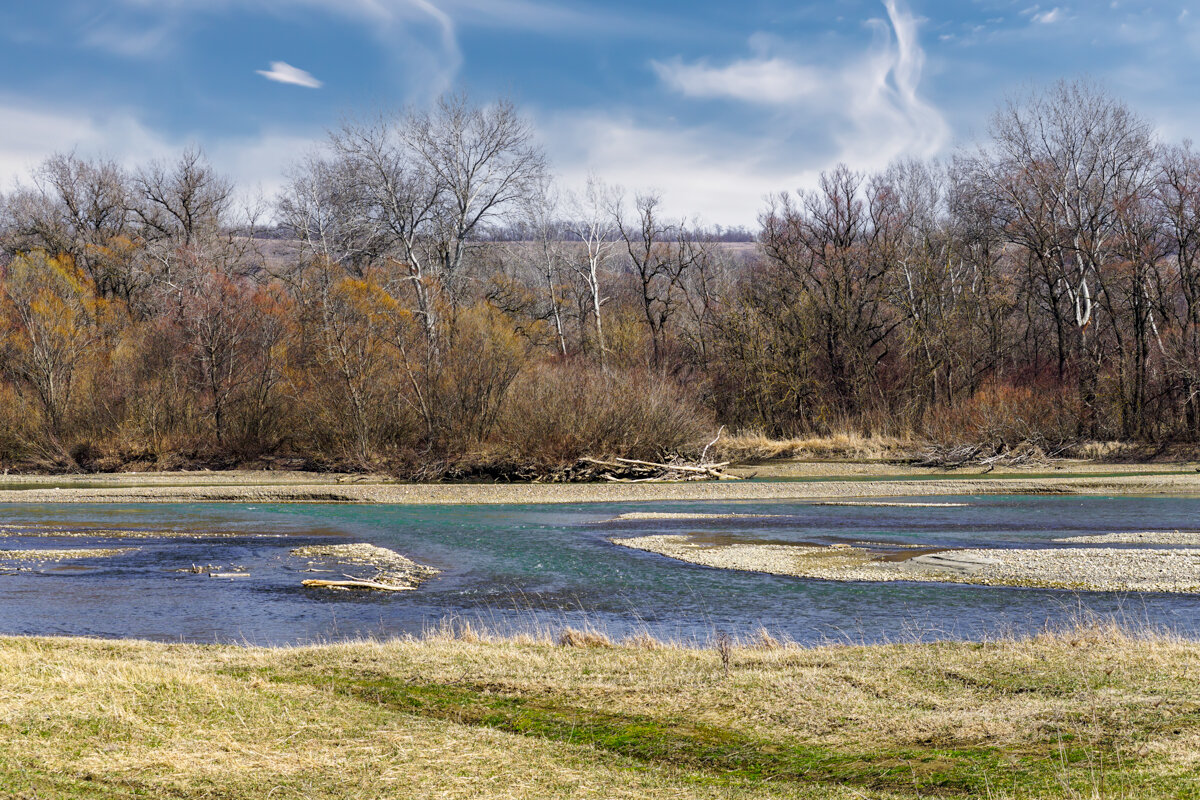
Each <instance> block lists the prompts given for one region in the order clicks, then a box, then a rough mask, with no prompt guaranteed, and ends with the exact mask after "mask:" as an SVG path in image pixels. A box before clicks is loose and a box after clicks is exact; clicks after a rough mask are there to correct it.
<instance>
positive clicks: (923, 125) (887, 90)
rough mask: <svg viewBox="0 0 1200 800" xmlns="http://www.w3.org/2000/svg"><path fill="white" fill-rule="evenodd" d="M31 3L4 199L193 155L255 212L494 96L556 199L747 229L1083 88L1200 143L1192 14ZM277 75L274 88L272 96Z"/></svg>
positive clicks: (478, 0)
mask: <svg viewBox="0 0 1200 800" xmlns="http://www.w3.org/2000/svg"><path fill="white" fill-rule="evenodd" d="M1191 5H1192V4H1191V3H1186V2H1180V0H1172V1H1171V2H1166V1H1165V0H1161V1H1160V0H1148V1H1147V2H1125V1H1123V0H1118V1H1117V2H1107V1H1105V2H1088V3H1083V2H1076V3H1073V4H1062V3H1060V4H1053V3H1052V2H1044V3H1040V4H1038V3H1033V2H1029V0H1018V1H1017V2H1009V0H829V1H828V2H800V1H798V0H734V1H732V2H731V1H730V0H691V1H690V2H682V0H657V1H656V0H640V1H639V0H605V1H603V2H602V1H601V0H106V2H96V1H95V0H87V1H85V0H41V1H40V2H8V3H5V4H3V5H2V6H0V181H2V185H3V186H4V187H9V186H11V185H12V182H13V181H14V180H17V179H19V178H21V176H23V175H25V174H26V173H27V172H28V169H29V167H30V166H31V165H32V164H35V163H36V162H38V161H39V160H41V159H42V158H43V157H45V156H46V155H49V154H50V153H51V152H54V151H56V150H70V149H76V150H78V151H79V152H81V153H84V154H89V155H91V154H103V155H107V156H111V157H113V158H116V159H118V160H121V161H123V162H128V163H136V162H138V161H140V160H145V159H147V158H164V157H169V156H170V155H171V154H172V153H174V152H178V150H179V149H181V148H182V147H184V146H185V145H188V144H199V145H201V146H202V147H203V148H204V149H205V150H206V152H207V153H208V154H209V157H210V158H211V159H212V160H213V162H214V163H215V164H217V166H218V167H219V168H220V169H222V170H223V171H225V172H226V173H228V174H230V175H231V176H232V177H234V178H236V179H238V180H239V181H240V182H241V183H243V184H244V185H245V186H247V187H257V188H259V189H261V191H262V192H263V194H265V195H267V196H270V195H271V194H273V193H274V192H275V191H276V190H277V189H278V187H279V185H280V183H281V179H282V175H283V172H284V170H285V169H286V166H287V164H288V163H289V162H291V161H293V160H294V159H296V157H297V156H299V155H300V154H301V153H302V152H303V151H304V150H305V149H307V148H310V147H312V146H313V144H314V143H316V142H319V141H320V140H321V138H322V137H323V135H324V132H325V131H326V130H328V129H329V128H331V127H335V126H336V125H337V124H338V123H339V121H340V120H341V119H343V118H345V117H353V116H355V115H364V114H367V113H370V112H373V111H377V110H379V109H387V108H398V107H402V106H404V105H406V104H418V105H419V104H424V103H428V102H429V101H430V100H431V99H432V98H434V97H436V96H437V95H438V94H439V93H440V92H443V91H446V90H448V89H465V90H467V91H469V92H470V94H471V95H472V96H473V97H475V98H476V99H479V100H487V99H490V98H493V97H495V96H497V95H506V96H509V97H512V98H513V99H514V100H516V101H517V103H518V104H519V105H520V106H521V107H522V108H523V109H524V110H525V111H526V113H527V114H528V115H529V117H530V118H531V119H532V120H533V122H534V124H535V126H536V128H537V130H538V132H539V136H540V137H541V139H542V141H543V143H544V145H545V146H546V148H547V150H548V152H549V153H550V155H551V157H552V160H553V162H554V166H555V168H556V170H557V171H558V172H559V173H560V174H561V176H562V178H563V181H564V183H565V184H567V185H568V186H573V185H579V184H581V183H582V181H583V179H584V176H586V175H587V174H588V172H589V171H594V172H595V173H597V174H598V175H600V176H601V177H603V178H605V179H606V180H608V181H610V182H613V183H618V184H621V185H623V186H625V187H627V188H629V189H631V190H632V189H635V188H648V187H654V188H658V189H660V190H661V191H663V192H664V194H665V196H666V200H667V203H668V206H669V208H670V209H671V210H672V211H673V212H674V213H676V214H684V213H687V214H691V215H699V216H701V217H702V218H703V219H705V220H706V221H708V222H714V223H723V224H752V223H753V221H754V218H755V215H756V213H757V211H758V210H759V209H760V208H761V206H762V198H763V196H764V195H765V194H766V193H768V192H771V191H777V190H781V189H794V188H797V187H799V186H806V185H811V183H812V182H813V180H814V178H815V176H816V175H817V174H818V173H819V171H820V170H822V169H825V168H828V167H830V166H832V165H833V164H835V163H837V162H838V161H845V162H847V163H849V164H851V166H854V167H857V168H861V169H876V168H881V167H883V166H885V165H886V164H887V162H888V161H889V160H891V159H893V158H897V157H902V156H946V155H949V154H950V153H952V152H953V151H954V149H955V148H956V147H960V146H966V145H969V144H970V142H971V141H972V140H973V139H974V138H976V137H978V136H979V135H981V134H983V133H985V132H986V128H987V123H988V117H989V116H990V114H991V112H992V111H993V109H994V108H995V107H996V105H997V104H998V103H999V102H1001V101H1002V100H1003V99H1004V98H1005V96H1006V95H1008V94H1012V93H1014V92H1020V91H1022V90H1027V89H1028V88H1029V87H1030V86H1032V85H1037V84H1042V85H1044V84H1047V83H1050V82H1053V81H1054V80H1056V79H1058V78H1060V77H1067V78H1071V77H1078V76H1088V77H1091V78H1093V79H1095V80H1097V81H1099V82H1101V83H1102V84H1104V85H1105V86H1107V87H1108V88H1109V89H1111V90H1112V91H1113V92H1115V93H1116V94H1118V95H1120V96H1121V97H1123V98H1124V99H1125V100H1127V101H1128V102H1129V103H1130V104H1131V105H1132V106H1133V107H1134V108H1135V109H1137V110H1138V111H1140V112H1142V113H1143V114H1144V115H1146V116H1147V117H1149V118H1151V119H1152V120H1153V121H1154V122H1155V123H1156V124H1157V125H1158V126H1159V128H1160V130H1161V132H1162V134H1163V136H1164V137H1167V138H1171V139H1181V138H1184V137H1187V136H1193V137H1195V136H1197V135H1198V134H1200V112H1198V111H1197V109H1200V80H1196V79H1195V78H1196V76H1197V75H1200V3H1196V4H1195V5H1196V8H1195V10H1192V9H1191V8H1190V6H1191ZM280 78H282V79H283V80H279V79H280Z"/></svg>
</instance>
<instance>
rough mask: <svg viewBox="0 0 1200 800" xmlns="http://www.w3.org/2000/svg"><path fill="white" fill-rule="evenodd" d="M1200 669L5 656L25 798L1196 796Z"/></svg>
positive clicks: (627, 657)
mask: <svg viewBox="0 0 1200 800" xmlns="http://www.w3.org/2000/svg"><path fill="white" fill-rule="evenodd" d="M1197 674H1200V646H1197V645H1196V644H1195V643H1189V642H1184V641H1178V640H1175V639H1172V638H1170V637H1165V636H1155V635H1145V636H1142V635H1135V634H1130V633H1127V632H1122V631H1120V630H1115V629H1111V628H1105V629H1099V628H1087V627H1083V628H1079V629H1073V630H1070V631H1068V632H1065V633H1062V634H1058V635H1043V636H1039V637H1037V638H1034V639H1029V640H1014V641H998V642H991V643H983V644H979V643H973V644H971V643H936V644H894V645H881V646H869V647H847V646H827V647H818V648H812V649H804V648H799V647H791V646H781V645H780V644H779V643H778V642H775V641H774V640H772V639H771V638H770V637H769V636H765V635H761V636H759V637H757V638H755V639H753V640H752V641H746V642H743V643H742V644H740V645H739V644H731V645H719V646H716V647H713V648H711V649H688V648H679V647H673V646H665V645H661V644H659V643H656V642H653V641H650V640H639V641H634V642H628V643H625V644H620V645H616V646H613V645H612V644H611V643H609V642H607V641H606V640H605V639H603V637H599V636H596V635H593V634H588V633H586V632H578V631H575V632H566V633H564V634H561V635H560V636H559V637H556V640H549V639H543V640H530V639H525V640H506V641H479V640H477V639H476V637H475V635H474V634H473V633H472V632H471V631H469V630H467V631H465V632H464V631H459V632H458V635H457V636H455V635H452V634H446V633H443V634H441V635H434V636H433V637H432V638H430V639H427V640H423V641H398V642H390V643H372V642H366V643H355V644H345V645H332V646H321V647H304V648H293V649H259V648H238V647H224V646H222V647H211V646H210V647H197V646H185V645H160V644H150V643H145V642H115V641H98V640H80V639H23V638H17V639H11V638H10V639H0V687H2V688H0V720H2V724H0V792H2V793H3V794H4V795H5V796H13V797H35V796H36V797H67V798H107V797H114V796H138V797H147V798H172V797H271V798H275V800H286V799H287V798H305V800H312V799H314V798H335V797H336V798H343V797H442V798H558V797H564V798H565V797H571V798H577V797H591V798H714V800H715V798H731V797H732V798H747V799H749V798H756V799H757V798H875V799H877V800H882V799H883V798H893V799H894V798H917V797H925V798H928V797H939V796H941V797H946V796H971V797H984V796H986V797H992V798H1008V797H1021V798H1060V797H1061V798H1068V797H1084V796H1086V797H1147V798H1149V797H1168V796H1170V797H1196V796H1200V781H1198V780H1197V778H1196V775H1197V774H1198V773H1197V769H1198V768H1200V748H1198V747H1197V744H1198V743H1200V688H1198V687H1200V683H1198V682H1197V681H1196V680H1195V678H1196V676H1197Z"/></svg>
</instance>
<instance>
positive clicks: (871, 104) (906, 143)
mask: <svg viewBox="0 0 1200 800" xmlns="http://www.w3.org/2000/svg"><path fill="white" fill-rule="evenodd" d="M884 6H885V8H886V10H887V14H888V20H887V22H885V21H883V20H874V21H872V22H871V23H870V24H871V25H872V27H873V28H874V29H875V39H874V41H873V43H872V44H871V46H870V47H869V48H868V49H866V50H864V51H860V52H856V53H850V54H848V55H847V56H846V57H845V58H844V59H843V60H842V61H841V62H840V63H837V64H827V63H821V64H813V63H806V62H804V61H801V60H799V59H797V58H795V57H785V56H784V55H780V54H778V53H776V54H763V55H760V56H757V57H754V58H748V59H742V60H737V61H733V62H730V63H728V64H726V65H713V64H711V63H709V62H707V61H701V62H695V63H685V62H683V61H681V60H678V59H675V60H670V61H657V62H652V67H653V69H654V70H655V71H656V73H657V74H658V76H659V78H660V79H661V81H662V83H663V85H664V86H665V87H667V88H668V89H670V90H671V91H673V92H676V93H678V94H679V95H681V96H683V97H685V98H703V99H710V100H725V101H732V102H736V103H741V104H745V106H747V107H746V108H745V109H743V110H742V111H740V112H739V113H738V114H730V115H726V118H729V119H736V120H737V125H736V127H735V126H732V125H731V126H729V127H727V128H719V127H714V126H702V127H695V128H691V129H682V128H680V127H678V126H674V125H666V124H662V123H659V124H651V123H646V122H643V121H641V120H638V119H636V118H634V117H633V116H632V115H630V114H625V115H619V116H615V117H614V115H613V114H612V113H611V112H607V111H605V112H601V111H596V112H592V113H585V114H583V115H580V114H578V113H575V114H570V113H566V112H559V113H556V114H551V115H549V118H548V119H543V120H542V121H541V127H542V129H543V132H544V134H545V136H546V139H547V142H548V146H549V149H550V152H551V156H552V157H553V159H554V161H555V163H556V164H558V165H560V167H561V169H562V171H563V177H564V179H565V181H566V183H568V184H569V185H572V186H578V185H582V181H583V180H584V179H585V177H586V175H587V173H588V172H589V171H596V172H597V173H599V174H600V175H602V176H603V177H604V178H605V179H606V180H609V181H610V182H613V183H620V184H624V185H626V186H627V187H630V188H634V187H647V186H653V187H657V188H658V189H660V190H661V191H662V192H663V195H664V201H665V203H666V205H667V207H668V209H669V210H670V211H671V213H674V214H684V213H700V214H702V215H703V217H704V218H706V219H707V220H709V221H710V222H716V223H721V224H744V225H753V224H754V223H755V219H756V216H757V213H758V212H759V211H760V210H761V208H762V207H763V198H764V197H765V196H766V195H768V194H771V193H774V192H777V191H779V190H781V189H794V188H797V187H811V186H814V185H815V183H816V180H817V177H818V176H819V174H820V172H821V171H822V170H825V169H828V168H830V167H832V166H834V165H835V164H837V163H838V162H845V163H847V164H849V165H850V166H851V168H853V169H858V170H877V169H883V168H884V167H886V166H887V165H888V164H889V163H890V162H892V161H894V160H895V159H897V158H901V157H919V158H927V157H932V156H936V155H939V154H940V153H941V152H942V151H943V150H944V148H945V147H946V145H947V143H948V141H949V134H950V131H949V127H948V125H947V124H946V122H945V120H944V118H943V116H942V114H941V112H940V111H939V110H938V109H937V108H935V107H934V106H933V105H931V104H930V103H929V102H928V101H927V100H925V99H924V97H923V96H922V94H921V92H920V85H921V76H922V72H923V69H924V63H925V53H924V51H923V50H922V48H921V45H920V42H919V38H918V21H917V19H916V18H915V17H914V16H913V15H912V14H911V12H909V11H908V10H907V9H906V8H904V7H902V6H901V5H899V3H898V2H897V0H884ZM754 123H760V124H757V125H756V124H754ZM755 128H757V129H758V130H759V131H767V132H766V133H760V132H754V129H755Z"/></svg>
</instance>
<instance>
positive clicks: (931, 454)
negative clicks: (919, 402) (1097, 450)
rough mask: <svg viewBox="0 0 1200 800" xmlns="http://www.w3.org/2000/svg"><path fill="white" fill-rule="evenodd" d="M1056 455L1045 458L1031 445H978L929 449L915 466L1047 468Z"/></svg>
mask: <svg viewBox="0 0 1200 800" xmlns="http://www.w3.org/2000/svg"><path fill="white" fill-rule="evenodd" d="M1060 453H1061V448H1060V449H1058V450H1055V451H1053V452H1052V453H1050V454H1047V453H1046V451H1045V450H1043V449H1042V448H1041V447H1039V446H1038V445H1036V444H1033V443H1032V442H1022V443H1020V444H1018V445H1016V446H1015V447H1007V446H1000V447H996V446H990V445H982V444H961V445H953V446H940V445H931V446H930V447H929V448H927V449H926V450H925V452H924V453H923V454H922V457H921V459H920V460H919V461H917V462H916V466H918V467H936V468H938V469H962V468H964V467H987V468H988V469H989V470H990V469H994V468H996V467H1023V466H1030V465H1034V464H1048V463H1049V462H1050V461H1051V460H1052V459H1054V458H1056V457H1058V456H1059V455H1060Z"/></svg>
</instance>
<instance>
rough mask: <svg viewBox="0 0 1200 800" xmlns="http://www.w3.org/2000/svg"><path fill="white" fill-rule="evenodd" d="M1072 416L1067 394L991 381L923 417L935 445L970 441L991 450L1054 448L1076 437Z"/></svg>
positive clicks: (1073, 408) (1071, 405) (1076, 418)
mask: <svg viewBox="0 0 1200 800" xmlns="http://www.w3.org/2000/svg"><path fill="white" fill-rule="evenodd" d="M1077 420H1078V414H1077V413H1076V407H1075V404H1074V403H1073V402H1072V399H1071V397H1070V395H1069V394H1068V393H1067V392H1064V391H1054V390H1043V389H1033V388H1029V387H1025V386H1019V387H1018V386H1010V385H1007V384H995V385H990V386H985V387H983V388H981V389H980V390H979V391H977V392H976V393H975V394H974V395H973V396H972V397H971V398H970V399H969V400H967V401H966V402H964V403H960V404H958V405H956V406H953V407H950V408H939V409H938V410H937V411H936V412H934V413H932V414H931V415H930V416H929V418H928V419H927V421H926V432H927V435H928V437H929V439H930V440H931V441H932V442H933V443H934V444H942V445H955V444H963V443H970V444H976V445H980V446H982V447H983V448H985V449H987V450H990V451H992V452H994V453H1005V452H1008V451H1010V450H1012V449H1013V448H1015V447H1017V446H1018V445H1022V444H1033V445H1036V446H1039V447H1043V448H1046V447H1049V448H1052V449H1059V448H1061V447H1062V446H1064V445H1065V444H1067V443H1069V442H1070V441H1071V440H1072V439H1073V438H1074V437H1075V431H1076V424H1077Z"/></svg>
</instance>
